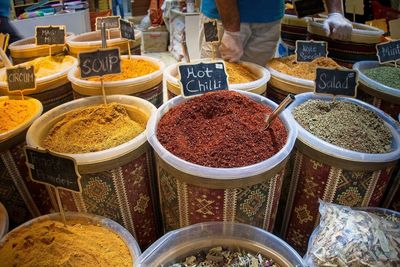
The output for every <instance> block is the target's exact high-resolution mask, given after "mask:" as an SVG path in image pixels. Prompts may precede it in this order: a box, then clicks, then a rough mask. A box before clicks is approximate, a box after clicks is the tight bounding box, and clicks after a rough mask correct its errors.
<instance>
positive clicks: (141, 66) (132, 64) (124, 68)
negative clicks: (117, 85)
mask: <svg viewBox="0 0 400 267" xmlns="http://www.w3.org/2000/svg"><path fill="white" fill-rule="evenodd" d="M159 69H160V68H159V67H158V66H157V65H156V64H154V63H153V62H151V61H148V60H143V59H136V58H135V59H127V58H123V59H121V73H119V74H110V75H106V76H104V77H103V81H105V82H112V81H122V80H126V79H132V78H137V77H140V76H144V75H147V74H150V73H153V72H155V71H157V70H159ZM89 81H96V82H98V81H100V78H99V77H94V78H89Z"/></svg>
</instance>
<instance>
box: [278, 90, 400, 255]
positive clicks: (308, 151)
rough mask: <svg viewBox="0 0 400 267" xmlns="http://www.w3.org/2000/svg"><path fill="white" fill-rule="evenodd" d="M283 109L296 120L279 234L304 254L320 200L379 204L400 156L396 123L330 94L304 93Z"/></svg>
mask: <svg viewBox="0 0 400 267" xmlns="http://www.w3.org/2000/svg"><path fill="white" fill-rule="evenodd" d="M287 111H288V112H292V114H293V116H294V118H296V120H298V121H300V122H296V125H297V127H298V130H299V135H298V137H297V141H296V146H295V149H294V151H293V155H292V160H293V172H292V176H291V180H290V182H288V184H290V188H289V192H288V193H287V203H286V211H285V216H284V218H285V219H284V222H283V224H282V225H283V228H282V236H284V237H285V240H286V241H287V242H288V243H289V244H291V245H292V246H293V247H294V248H295V249H296V250H297V251H299V252H300V253H303V252H305V249H306V247H307V241H308V238H309V236H310V234H311V232H312V231H313V229H314V226H315V224H316V222H317V221H318V206H319V204H318V201H319V199H321V200H323V201H326V202H331V203H336V204H340V205H346V206H350V207H354V206H362V207H365V206H378V205H380V203H381V202H382V201H383V199H384V196H385V195H384V194H385V190H386V188H387V187H388V185H389V182H390V178H391V175H392V173H393V172H394V170H395V168H396V166H397V164H398V159H399V158H400V135H399V131H400V128H399V126H398V124H397V123H396V122H395V121H394V120H393V119H392V118H391V117H390V116H388V115H387V114H386V113H384V112H383V111H381V110H379V109H377V108H375V107H373V106H371V105H369V104H367V103H364V102H362V101H360V100H357V99H351V98H343V97H337V98H336V100H335V102H332V97H331V96H321V95H315V94H313V93H304V94H300V95H297V96H296V100H295V101H294V102H293V103H292V104H291V105H290V106H289V107H288V110H287ZM305 127H307V129H308V130H306V128H305ZM311 132H312V133H311ZM313 133H314V134H313Z"/></svg>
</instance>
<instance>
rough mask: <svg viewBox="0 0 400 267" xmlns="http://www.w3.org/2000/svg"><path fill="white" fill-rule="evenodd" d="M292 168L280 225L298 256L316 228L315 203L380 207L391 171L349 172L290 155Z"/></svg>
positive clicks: (316, 205) (304, 248) (317, 219)
mask: <svg viewBox="0 0 400 267" xmlns="http://www.w3.org/2000/svg"><path fill="white" fill-rule="evenodd" d="M292 159H293V160H294V166H293V172H292V176H291V181H290V190H289V196H288V201H287V204H286V211H285V219H284V222H283V229H282V233H283V236H284V238H285V240H286V242H288V243H289V244H290V245H291V246H292V247H294V248H295V249H296V250H297V251H298V252H299V253H300V254H301V255H302V254H304V253H305V251H306V249H307V244H308V239H309V237H310V235H311V233H312V231H313V230H314V228H315V227H316V226H317V225H318V221H319V213H318V207H319V202H318V201H319V199H321V200H323V201H326V202H330V203H336V204H340V205H346V206H350V207H366V206H373V207H377V206H379V205H380V204H381V202H382V200H383V198H384V195H385V190H386V188H387V186H388V184H389V182H390V177H391V175H392V172H393V169H394V167H386V168H385V169H382V170H377V171H369V170H365V171H350V170H344V169H340V168H336V167H333V166H330V165H327V164H324V163H322V162H320V161H318V159H316V158H311V157H308V156H306V155H305V154H303V153H302V152H301V151H299V150H298V149H297V148H296V149H295V151H294V155H293V158H292Z"/></svg>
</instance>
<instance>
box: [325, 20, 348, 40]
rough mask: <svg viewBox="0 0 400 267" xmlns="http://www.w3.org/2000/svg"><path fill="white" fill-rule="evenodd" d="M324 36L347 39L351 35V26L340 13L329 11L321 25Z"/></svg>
mask: <svg viewBox="0 0 400 267" xmlns="http://www.w3.org/2000/svg"><path fill="white" fill-rule="evenodd" d="M323 28H324V31H325V34H326V36H329V37H330V38H332V39H339V40H347V39H349V38H350V36H351V32H352V30H353V26H352V25H351V23H350V21H349V20H347V19H346V18H345V17H343V15H342V14H341V13H330V14H329V15H328V18H327V19H326V20H325V21H324V25H323Z"/></svg>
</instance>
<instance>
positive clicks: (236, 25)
mask: <svg viewBox="0 0 400 267" xmlns="http://www.w3.org/2000/svg"><path fill="white" fill-rule="evenodd" d="M215 4H216V5H217V9H218V13H219V16H220V17H221V21H222V24H223V25H224V29H225V30H227V31H230V32H238V31H240V15H239V8H238V4H237V0H215Z"/></svg>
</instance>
